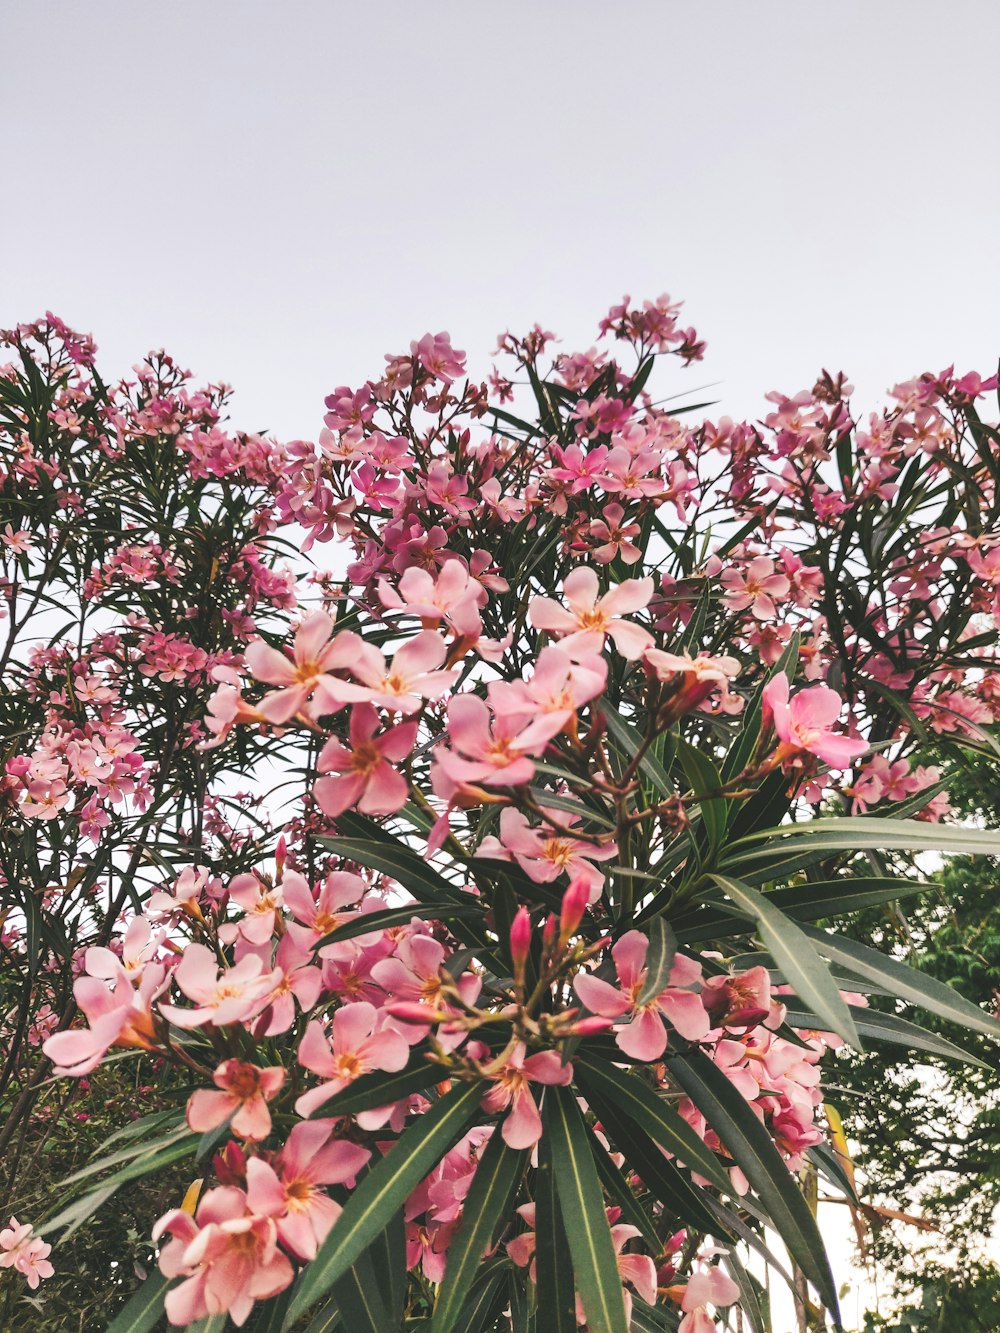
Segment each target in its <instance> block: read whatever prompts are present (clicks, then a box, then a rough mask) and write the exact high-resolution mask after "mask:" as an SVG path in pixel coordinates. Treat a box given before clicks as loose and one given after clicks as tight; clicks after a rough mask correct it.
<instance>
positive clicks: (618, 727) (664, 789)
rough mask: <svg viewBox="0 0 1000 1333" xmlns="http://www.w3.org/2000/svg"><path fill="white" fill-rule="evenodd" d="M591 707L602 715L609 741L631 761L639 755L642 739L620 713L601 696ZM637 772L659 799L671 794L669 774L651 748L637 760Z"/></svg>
mask: <svg viewBox="0 0 1000 1333" xmlns="http://www.w3.org/2000/svg"><path fill="white" fill-rule="evenodd" d="M593 707H594V708H596V709H599V710H600V712H601V713H603V715H604V723H605V726H606V727H607V729H608V734H609V735H610V737H611V739H612V740H613V741H614V742H615V744H616V745H617V746H619V747H620V748H621V749H622V750H623V751H624V752H625V754H626V755H627V757H628V758H629V759H630V760H631V759H633V758H634V757H635V756H636V755H637V754H638V753H639V750H640V749H641V747H642V745H643V739H644V738H643V737H642V736H640V734H639V732H638V731H636V729H635V727H633V726H632V724H631V723H630V722H626V720H625V718H623V717H622V715H621V713H619V712H618V710H617V709H616V708H615V707H614V706H613V705H612V704H611V703H609V702H608V700H607V699H606V698H604V697H603V696H602V697H601V698H600V699H598V700H597V701H596V702H595V704H594V705H593ZM639 771H640V772H641V773H642V775H643V776H644V777H645V778H647V779H648V780H649V781H650V782H651V783H652V785H653V787H654V789H655V790H656V792H658V793H659V795H660V796H661V798H663V797H666V796H669V795H670V794H671V793H672V792H673V790H674V784H673V783H672V782H671V780H670V774H669V773H668V772H667V770H666V769H665V768H664V767H663V765H662V764H661V763H660V762H659V760H658V759H657V758H656V756H655V755H654V754H653V752H652V748H650V749H648V750H646V752H645V754H644V755H643V756H642V758H641V759H640V760H639Z"/></svg>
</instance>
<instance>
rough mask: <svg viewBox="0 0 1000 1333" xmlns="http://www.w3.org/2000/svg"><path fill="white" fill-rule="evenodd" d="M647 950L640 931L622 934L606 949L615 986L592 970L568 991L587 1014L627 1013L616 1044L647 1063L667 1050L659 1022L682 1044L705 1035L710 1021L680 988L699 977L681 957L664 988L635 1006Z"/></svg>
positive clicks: (697, 970)
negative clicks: (681, 1039) (615, 977)
mask: <svg viewBox="0 0 1000 1333" xmlns="http://www.w3.org/2000/svg"><path fill="white" fill-rule="evenodd" d="M648 948H649V940H648V939H647V938H646V936H645V935H643V934H642V932H641V931H638V930H630V931H627V932H626V934H624V935H622V937H621V938H620V939H619V940H618V941H617V942H616V943H615V945H614V946H613V948H612V950H611V956H612V958H613V959H614V961H615V968H616V969H617V972H618V985H617V986H613V985H612V984H611V983H610V982H608V981H603V980H602V979H601V978H600V977H595V976H594V974H593V973H592V972H584V971H580V972H578V973H577V974H576V977H575V979H574V982H573V987H574V989H575V990H576V993H577V995H578V996H579V997H580V999H581V1000H582V1001H583V1003H584V1004H585V1005H586V1006H587V1008H588V1009H589V1010H591V1012H592V1013H595V1014H599V1015H601V1016H602V1017H604V1018H621V1017H623V1016H624V1015H626V1014H627V1015H628V1019H627V1021H626V1022H625V1023H622V1024H619V1025H618V1026H617V1027H616V1028H615V1041H616V1042H617V1043H618V1046H619V1047H620V1048H621V1050H623V1051H624V1052H625V1054H626V1055H631V1056H633V1057H634V1058H635V1059H637V1060H650V1061H651V1060H658V1059H659V1058H660V1056H661V1055H662V1054H663V1052H664V1051H665V1050H666V1049H667V1030H666V1028H665V1027H664V1025H663V1019H664V1018H666V1019H667V1021H668V1022H669V1023H670V1025H671V1026H672V1027H673V1028H675V1029H676V1031H677V1032H678V1033H680V1035H681V1036H682V1037H684V1038H685V1040H687V1041H700V1040H701V1038H702V1037H704V1036H706V1035H707V1033H708V1031H709V1027H710V1023H709V1019H708V1014H707V1013H706V1012H705V1007H704V1005H703V1004H702V1002H701V997H700V996H699V995H697V994H695V993H694V992H693V991H691V990H687V989H684V987H685V986H687V985H689V984H694V983H695V982H697V981H699V980H700V979H701V967H700V965H699V964H697V963H695V962H693V960H692V959H689V958H685V957H684V956H683V955H680V956H679V957H677V958H675V960H674V964H673V967H672V968H671V971H670V977H669V979H668V983H667V985H666V986H665V987H664V989H663V990H662V991H661V992H660V993H659V994H658V995H652V996H650V998H649V999H648V1000H644V1001H643V1002H642V1003H641V1004H640V1003H639V996H640V994H641V993H642V991H643V989H644V987H645V985H646V979H647V972H646V966H645V963H646V953H647V951H648Z"/></svg>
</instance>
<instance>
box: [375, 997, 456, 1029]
mask: <svg viewBox="0 0 1000 1333" xmlns="http://www.w3.org/2000/svg"><path fill="white" fill-rule="evenodd" d="M385 1009H386V1013H388V1014H391V1015H392V1016H393V1018H397V1019H399V1021H400V1022H401V1023H420V1024H428V1023H437V1022H439V1021H440V1020H441V1019H442V1018H443V1017H444V1015H443V1014H439V1013H438V1012H437V1010H436V1009H431V1008H430V1007H429V1006H428V1005H426V1004H415V1003H414V1002H413V1001H411V1000H399V1001H398V1002H397V1003H396V1004H387V1005H386V1006H385Z"/></svg>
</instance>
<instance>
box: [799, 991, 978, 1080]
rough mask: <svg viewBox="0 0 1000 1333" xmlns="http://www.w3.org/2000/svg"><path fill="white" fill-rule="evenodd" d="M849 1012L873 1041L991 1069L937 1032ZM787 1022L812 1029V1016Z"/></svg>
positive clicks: (873, 1013) (890, 1017)
mask: <svg viewBox="0 0 1000 1333" xmlns="http://www.w3.org/2000/svg"><path fill="white" fill-rule="evenodd" d="M781 998H782V999H787V1000H788V1001H789V1002H793V1000H794V997H793V996H790V995H789V996H782V997H781ZM850 1008H851V1014H852V1016H853V1018H854V1023H855V1026H856V1027H857V1029H858V1032H860V1034H861V1036H862V1037H867V1038H869V1039H870V1040H871V1041H880V1042H885V1043H888V1044H890V1045H893V1046H906V1047H907V1048H908V1049H909V1050H912V1051H928V1052H930V1054H931V1055H939V1056H941V1058H942V1059H944V1060H959V1061H961V1062H962V1063H963V1064H968V1065H978V1066H979V1068H980V1069H989V1067H990V1066H989V1065H988V1064H986V1063H985V1061H983V1060H980V1059H979V1058H978V1056H975V1055H972V1054H971V1053H970V1052H969V1051H964V1050H963V1049H962V1047H961V1046H956V1045H955V1043H954V1042H951V1041H948V1040H947V1038H946V1037H941V1036H939V1035H938V1034H937V1033H936V1032H929V1031H928V1030H927V1028H923V1027H920V1025H919V1024H918V1023H911V1022H910V1021H909V1020H908V1019H905V1018H899V1017H898V1016H897V1015H896V1014H885V1013H882V1012H881V1010H878V1009H862V1008H859V1007H858V1006H857V1005H853V1004H852V1005H851V1007H850ZM785 1022H786V1023H787V1024H788V1026H789V1027H793V1028H800V1029H808V1028H809V1027H811V1026H812V1016H811V1015H810V1014H807V1013H799V1012H798V1011H796V1010H794V1009H789V1010H788V1013H787V1015H786V1018H785Z"/></svg>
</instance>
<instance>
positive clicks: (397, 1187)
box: [285, 1083, 483, 1328]
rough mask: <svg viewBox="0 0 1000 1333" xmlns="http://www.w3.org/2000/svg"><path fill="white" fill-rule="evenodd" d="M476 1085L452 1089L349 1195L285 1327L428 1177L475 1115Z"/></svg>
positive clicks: (308, 1271) (478, 1088)
mask: <svg viewBox="0 0 1000 1333" xmlns="http://www.w3.org/2000/svg"><path fill="white" fill-rule="evenodd" d="M482 1095H483V1091H482V1088H481V1086H480V1085H479V1084H478V1083H470V1084H466V1085H465V1086H462V1087H456V1088H453V1089H452V1090H451V1091H450V1092H449V1093H447V1094H446V1095H445V1096H444V1097H442V1098H441V1099H440V1100H439V1101H436V1102H435V1103H434V1105H433V1106H432V1107H431V1108H430V1110H429V1111H427V1112H425V1113H424V1114H423V1115H422V1116H421V1117H420V1118H419V1119H417V1120H416V1121H415V1122H414V1123H413V1124H412V1125H411V1126H410V1127H409V1128H408V1129H407V1130H406V1132H405V1133H404V1134H403V1135H402V1136H401V1137H400V1139H399V1142H398V1143H397V1144H396V1145H395V1146H394V1147H393V1148H392V1150H391V1151H390V1152H389V1154H388V1155H387V1156H386V1157H383V1159H382V1160H381V1161H380V1162H379V1163H378V1164H377V1165H376V1166H374V1167H372V1169H371V1171H369V1173H368V1175H367V1176H365V1178H364V1180H363V1181H361V1183H360V1184H359V1185H358V1186H357V1188H356V1189H355V1190H354V1192H353V1193H352V1194H351V1196H350V1198H349V1199H348V1201H347V1203H346V1205H345V1206H344V1211H343V1212H342V1213H341V1215H340V1217H339V1218H338V1219H337V1221H336V1223H335V1224H334V1227H333V1230H332V1231H331V1232H330V1234H329V1235H328V1236H327V1238H326V1240H325V1241H324V1242H323V1244H322V1245H321V1246H320V1249H319V1253H318V1254H317V1255H316V1258H315V1259H314V1260H313V1261H312V1263H311V1264H310V1265H309V1267H308V1268H307V1269H306V1270H305V1274H304V1281H303V1282H302V1286H301V1287H300V1289H299V1291H298V1293H297V1294H296V1296H295V1299H294V1300H293V1302H292V1307H291V1310H290V1311H289V1314H288V1318H287V1319H286V1321H285V1326H286V1328H291V1327H293V1326H294V1324H295V1323H296V1321H297V1320H298V1319H299V1318H300V1317H301V1316H302V1315H303V1314H305V1312H306V1311H307V1310H308V1309H309V1308H310V1306H312V1305H313V1303H314V1302H315V1301H317V1300H319V1298H320V1297H321V1296H322V1295H324V1293H325V1292H327V1291H329V1289H330V1288H331V1287H332V1285H333V1284H334V1282H336V1280H337V1278H339V1277H340V1276H341V1275H342V1274H343V1273H346V1272H347V1270H348V1268H350V1266H351V1265H352V1264H353V1263H354V1261H355V1259H357V1257H358V1255H360V1254H362V1253H363V1252H364V1250H366V1249H367V1248H368V1246H369V1245H370V1244H371V1242H372V1241H373V1240H374V1239H375V1237H376V1236H377V1235H378V1234H379V1232H380V1231H382V1229H383V1228H384V1227H385V1226H386V1225H387V1223H388V1222H389V1219H390V1218H391V1217H392V1215H393V1213H395V1212H396V1210H397V1209H398V1208H401V1207H402V1205H403V1203H404V1202H405V1201H406V1199H407V1198H409V1196H410V1194H412V1192H413V1191H414V1190H415V1189H416V1187H417V1186H418V1185H419V1184H420V1182H421V1181H422V1180H423V1178H424V1177H425V1176H426V1175H427V1173H428V1172H429V1171H430V1170H431V1169H432V1168H433V1167H434V1166H435V1165H436V1164H437V1162H439V1161H440V1159H441V1158H442V1157H443V1156H444V1154H445V1153H446V1152H448V1150H449V1149H450V1148H451V1147H452V1146H453V1144H454V1143H455V1142H456V1141H457V1140H458V1138H459V1137H460V1136H461V1134H462V1133H463V1131H464V1130H465V1128H466V1126H467V1125H468V1123H469V1121H470V1120H471V1119H472V1118H473V1116H474V1115H475V1113H476V1109H477V1107H478V1105H479V1102H480V1099H481V1098H482Z"/></svg>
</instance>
